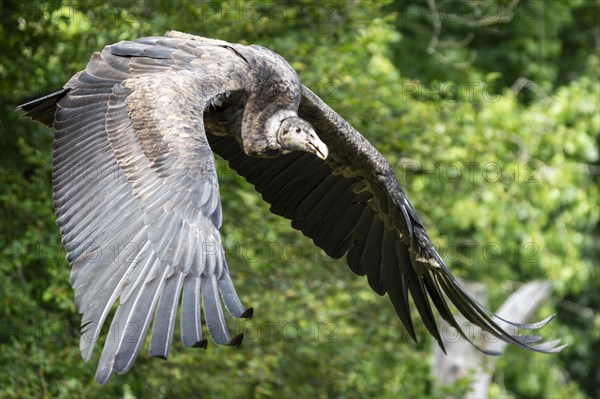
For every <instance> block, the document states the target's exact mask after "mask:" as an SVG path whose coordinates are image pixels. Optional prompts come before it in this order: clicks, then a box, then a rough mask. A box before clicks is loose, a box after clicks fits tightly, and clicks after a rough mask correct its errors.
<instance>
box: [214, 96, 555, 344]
mask: <svg viewBox="0 0 600 399" xmlns="http://www.w3.org/2000/svg"><path fill="white" fill-rule="evenodd" d="M299 115H300V117H301V118H303V119H305V120H307V121H308V122H310V123H311V124H312V125H313V127H314V128H315V131H316V132H317V135H318V136H319V138H320V139H321V140H322V141H323V142H324V143H325V144H327V146H328V148H329V157H328V158H327V160H326V161H323V160H321V159H319V158H317V157H315V156H313V155H311V154H306V153H291V154H287V155H284V156H281V157H279V158H275V159H256V158H250V157H248V156H246V155H245V154H244V153H243V152H242V151H241V150H240V148H239V146H238V145H237V143H236V142H235V141H234V140H232V139H231V138H227V137H216V136H213V135H209V141H210V144H211V146H212V148H213V150H214V151H215V152H216V153H217V154H219V155H220V156H222V157H223V158H225V159H226V160H228V161H229V165H230V166H231V167H232V168H233V169H235V170H236V171H237V172H238V173H239V174H240V175H242V176H244V177H245V178H246V179H247V180H248V181H249V182H250V183H252V184H254V185H255V187H256V190H257V191H259V192H260V193H261V194H262V197H263V199H264V200H265V201H267V202H269V203H270V204H271V208H270V209H271V211H272V212H273V213H275V214H277V215H281V216H284V217H286V218H288V219H291V221H292V227H294V228H296V229H299V230H301V231H302V232H303V233H304V234H305V235H306V236H308V237H310V238H312V239H313V241H314V243H315V244H316V245H318V246H319V247H321V248H322V249H323V250H324V251H325V252H326V253H327V254H328V255H329V256H332V257H334V258H340V257H342V256H344V255H346V261H347V263H348V266H350V269H352V271H353V272H355V273H356V274H358V275H365V274H366V275H367V279H368V282H369V284H370V286H371V288H372V289H373V290H374V291H375V292H377V293H378V294H379V295H384V294H385V293H387V294H388V296H389V297H390V299H391V301H392V304H393V305H394V308H395V310H396V312H397V313H398V316H399V317H400V319H401V321H402V323H403V324H404V326H405V327H406V329H407V330H408V332H409V334H410V335H411V336H412V337H413V339H416V336H415V332H414V328H413V324H412V320H411V314H410V306H409V299H408V298H409V294H410V296H411V297H412V300H413V302H414V304H415V306H416V308H417V310H418V312H419V314H420V316H421V318H422V320H423V322H424V324H425V326H426V328H427V329H428V330H429V332H430V333H431V334H432V335H433V336H434V337H435V339H436V340H437V341H438V343H439V345H440V346H441V347H442V349H443V347H444V346H443V342H442V338H441V336H440V333H439V331H438V328H437V324H436V322H435V317H434V313H433V308H436V309H437V311H438V312H439V313H440V315H441V316H442V317H443V318H444V319H446V320H447V321H448V322H449V323H450V324H451V325H452V326H453V327H455V328H456V329H457V330H458V331H459V332H460V333H461V334H462V336H463V337H464V338H465V339H467V340H468V339H469V338H468V337H467V336H466V335H465V334H463V332H462V329H461V326H460V325H459V324H458V323H457V322H456V320H455V319H454V316H453V315H452V312H451V310H450V307H449V305H448V301H447V299H449V300H450V302H451V303H452V304H454V306H455V307H456V308H457V309H458V310H459V311H460V313H462V314H463V315H464V316H465V317H466V318H467V319H468V320H469V321H471V322H472V323H473V324H475V325H477V326H479V327H481V328H482V329H484V330H486V331H488V332H489V333H491V334H493V335H494V336H496V337H497V338H499V339H501V340H503V341H506V342H508V343H512V344H516V345H519V346H521V347H524V348H527V349H532V350H535V351H540V352H556V351H559V350H560V349H562V347H557V345H558V343H559V341H551V342H547V343H544V344H538V345H530V344H531V343H533V342H536V341H537V340H538V338H536V337H531V336H530V335H512V334H510V333H509V332H507V331H505V330H503V329H502V328H501V327H500V326H499V325H498V324H497V323H496V322H495V321H494V317H496V316H495V315H493V314H492V313H491V312H490V311H489V310H487V309H486V308H485V307H484V306H482V305H481V304H480V303H478V302H477V301H476V300H475V299H474V298H473V297H471V296H470V295H469V293H467V292H466V291H465V290H464V289H463V288H462V287H461V286H460V284H459V283H458V281H457V280H456V279H455V278H454V277H453V276H452V274H451V273H450V271H449V270H448V268H447V267H446V265H445V264H444V262H443V261H442V259H441V258H440V256H439V255H438V253H437V252H436V250H435V248H434V247H433V245H432V243H431V241H430V239H429V237H428V236H427V233H426V231H425V229H424V227H423V225H422V223H421V221H420V220H419V218H418V216H417V215H416V213H415V211H414V209H413V207H412V206H411V204H410V203H409V201H408V199H407V198H406V195H405V194H404V192H403V190H402V188H401V187H400V184H399V183H398V180H397V178H396V176H395V175H394V173H393V171H392V169H391V167H390V165H389V164H388V162H387V161H386V160H385V159H384V158H383V156H382V155H381V154H380V153H379V152H378V151H377V150H376V149H375V148H374V147H373V146H372V145H371V144H370V143H369V142H368V141H367V140H366V139H365V138H364V137H363V136H362V135H361V134H360V133H358V132H357V131H356V130H355V129H354V128H352V126H350V125H349V124H348V123H347V122H346V121H345V120H344V119H343V118H341V117H340V116H339V115H338V114H337V113H335V111H333V110H332V109H331V108H329V107H328V106H327V105H326V104H325V103H324V102H323V101H321V99H319V98H318V97H317V96H316V95H315V94H314V93H312V92H311V91H310V90H309V89H307V88H306V87H304V88H303V97H302V102H301V104H300V110H299ZM211 130H212V128H211V126H210V125H209V124H207V131H208V132H209V133H210V132H211ZM432 303H433V306H432ZM551 319H552V317H549V318H548V319H546V320H544V321H542V322H539V323H534V324H515V323H510V322H509V324H511V325H513V326H515V327H518V328H521V329H536V328H539V327H541V326H542V325H544V324H546V323H547V322H548V321H550V320H551ZM503 321H504V320H503ZM481 350H482V351H484V352H486V353H489V354H495V353H493V352H490V351H486V350H485V348H481Z"/></svg>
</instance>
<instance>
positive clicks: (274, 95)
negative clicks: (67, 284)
mask: <svg viewBox="0 0 600 399" xmlns="http://www.w3.org/2000/svg"><path fill="white" fill-rule="evenodd" d="M20 108H21V109H22V110H24V111H25V112H26V113H25V115H24V116H26V117H29V118H32V119H34V120H37V121H39V122H41V123H43V124H45V125H47V126H51V127H54V129H55V130H56V134H55V141H54V152H53V176H52V180H53V190H54V206H55V209H56V214H57V223H58V225H59V227H60V230H61V233H62V241H63V244H64V246H65V249H66V252H67V259H68V261H69V263H70V264H71V267H72V271H71V282H72V285H73V288H74V289H75V303H76V306H77V309H78V310H79V312H80V313H82V314H83V320H82V331H81V333H82V336H81V341H80V349H81V354H82V357H83V359H84V360H85V361H87V360H89V359H90V357H91V355H92V351H93V348H94V344H95V342H96V341H97V339H98V336H99V334H100V331H101V328H102V325H103V323H104V321H105V319H106V317H107V316H108V315H109V313H110V312H111V309H112V308H113V305H114V304H115V302H116V301H118V303H119V305H118V308H117V310H116V312H115V314H114V317H113V319H112V322H111V328H110V330H109V332H110V334H112V335H111V336H110V337H108V338H107V339H106V341H105V344H104V348H103V351H102V355H101V357H100V362H99V365H98V369H97V372H96V381H97V382H98V383H100V384H105V383H107V382H108V381H109V379H110V377H111V375H112V374H113V372H115V371H116V372H118V373H124V372H126V371H127V370H129V368H130V367H131V366H132V364H133V362H134V360H135V358H136V357H137V355H138V353H139V351H140V348H141V346H142V344H143V342H144V339H145V337H146V335H147V332H148V330H149V328H150V324H152V332H151V338H150V354H151V355H152V356H157V357H162V358H167V357H168V355H169V348H170V345H171V339H172V336H173V330H174V326H175V320H176V315H177V309H178V306H179V303H181V316H180V323H181V339H182V341H183V343H184V344H185V345H186V346H191V347H205V346H206V344H207V341H206V339H205V338H203V335H202V323H201V310H200V304H202V308H203V312H202V313H203V314H204V319H205V324H206V326H207V329H208V332H209V333H210V336H211V337H212V339H213V340H214V341H215V342H216V343H217V344H224V345H239V344H240V343H241V340H242V336H241V335H239V336H236V337H233V338H232V337H230V336H229V333H228V330H227V326H226V321H225V317H224V312H223V310H222V305H221V303H222V304H223V305H225V308H226V310H227V312H228V313H229V314H230V315H231V316H233V317H250V316H251V315H252V309H251V308H249V309H246V308H244V307H243V306H242V304H241V303H240V300H239V298H238V295H237V293H236V291H235V289H234V286H233V283H232V281H231V278H230V276H229V269H228V265H227V262H226V260H225V257H224V252H223V248H222V246H221V238H220V234H219V228H220V227H221V220H222V217H221V204H220V199H219V190H218V180H217V175H216V170H215V161H214V156H213V152H214V153H216V154H218V155H220V156H221V157H223V158H224V159H225V160H227V161H228V162H229V165H230V166H231V168H233V169H234V170H236V171H237V172H238V173H239V174H240V175H242V176H243V177H245V178H246V179H247V180H248V181H249V182H250V183H251V184H253V185H254V186H255V188H256V190H257V191H258V192H259V193H261V194H262V197H263V199H264V200H265V201H267V202H268V203H270V204H271V207H270V209H271V211H272V212H273V213H275V214H277V215H281V216H284V217H286V218H288V219H290V220H291V221H292V227H294V228H296V229H298V230H301V231H302V233H304V234H305V235H306V236H308V237H310V238H312V240H313V241H314V243H315V244H316V245H317V246H319V247H320V248H322V249H323V250H324V251H325V252H326V253H327V254H328V255H329V256H331V257H333V258H340V257H342V256H344V255H345V256H346V261H347V263H348V266H350V269H352V271H353V272H355V273H356V274H358V275H365V274H366V275H367V279H368V282H369V285H370V286H371V287H372V289H373V290H374V291H375V292H377V293H378V294H379V295H384V294H385V293H387V294H388V296H389V298H390V300H391V301H392V304H393V306H394V308H395V310H396V312H397V313H398V316H399V317H400V320H401V321H402V323H403V324H404V326H405V327H406V329H407V331H408V332H409V334H410V335H411V336H412V337H413V338H415V332H414V328H413V325H412V321H411V314H410V309H411V307H410V305H409V296H411V297H412V301H413V302H414V305H415V307H416V309H417V310H418V312H419V314H420V316H421V318H422V319H423V322H424V324H425V326H426V327H427V329H428V330H429V332H430V333H431V334H432V335H433V337H434V338H435V339H436V340H437V342H438V343H439V345H441V346H442V348H443V342H442V338H441V336H440V333H439V331H438V328H437V325H436V318H435V316H434V313H433V308H434V307H435V308H436V309H437V312H439V314H440V315H441V317H443V318H444V319H445V320H446V321H448V322H449V323H450V325H452V326H454V327H455V328H456V329H457V330H458V331H459V332H461V334H462V329H461V326H460V325H459V324H458V323H457V322H456V321H455V318H454V316H453V314H452V312H451V310H450V307H449V303H452V304H453V305H454V307H455V308H456V309H457V310H458V311H459V312H460V313H461V314H462V315H464V316H465V317H466V318H467V319H468V320H469V321H470V322H471V323H473V324H475V325H477V326H479V327H481V328H482V329H483V330H485V331H487V332H489V333H491V334H492V335H494V336H495V337H497V338H499V339H501V340H503V341H506V342H508V343H512V344H516V345H519V346H521V347H524V348H527V349H532V350H536V351H540V352H556V351H558V350H560V349H561V348H562V347H561V346H558V341H550V342H547V343H543V344H536V345H532V344H533V343H534V342H535V341H537V340H538V338H536V337H532V336H530V335H513V334H510V333H509V332H507V331H505V330H504V329H503V328H502V327H500V326H499V325H498V323H497V322H496V319H495V317H497V316H495V315H493V314H492V313H491V312H490V311H489V310H487V309H486V308H485V307H483V306H482V305H481V304H479V303H478V302H477V301H476V300H475V299H473V298H472V297H471V296H470V295H469V294H468V293H467V292H466V291H465V290H464V289H463V288H462V287H461V286H460V284H459V283H458V282H457V280H456V279H455V278H454V277H453V276H452V274H451V273H450V271H449V270H448V268H447V267H446V265H445V264H444V262H443V260H442V259H441V258H440V256H439V255H438V253H437V252H436V250H435V249H434V247H433V245H432V243H431V241H430V239H429V237H428V236H427V233H426V231H425V228H424V227H423V224H422V223H421V221H420V220H419V217H418V216H417V214H416V213H415V211H414V209H413V207H412V206H411V204H410V203H409V201H408V199H407V198H406V195H405V193H404V191H403V190H402V188H401V187H400V185H399V183H398V180H397V179H396V176H395V175H394V173H393V171H392V169H391V167H390V165H389V164H388V162H386V160H385V159H384V158H383V156H382V155H381V154H380V153H379V152H378V151H377V150H376V149H375V148H374V147H373V146H372V145H371V144H370V143H369V142H368V141H367V140H366V139H365V138H364V137H363V136H362V135H361V134H360V133H358V132H357V131H356V130H355V129H354V128H352V126H350V125H349V124H348V123H347V122H346V121H345V120H344V119H343V118H342V117H340V116H339V115H338V114H337V113H336V112H335V111H333V110H332V109H331V108H329V107H328V106H327V105H326V104H325V103H324V102H323V101H321V99H319V98H318V97H317V96H316V95H315V94H313V93H312V92H311V91H310V90H309V89H307V88H306V87H305V86H303V85H302V84H301V83H300V80H299V78H298V75H297V74H296V72H295V71H294V70H293V69H292V67H291V66H290V65H289V64H288V63H287V62H286V61H285V60H284V59H283V58H282V57H281V56H279V55H278V54H276V53H274V52H272V51H270V50H268V49H266V48H264V47H261V46H256V45H251V46H244V45H240V44H231V43H227V42H224V41H220V40H213V39H206V38H202V37H198V36H193V35H189V34H185V33H180V32H174V31H172V32H168V33H167V34H166V36H164V37H146V38H141V39H138V40H135V41H123V42H119V43H117V44H113V45H110V46H106V47H105V48H104V49H103V50H102V52H99V53H94V54H93V56H92V58H91V60H90V61H89V63H88V64H87V67H86V69H85V70H84V71H81V72H79V73H77V74H76V75H75V76H73V77H72V78H71V80H69V82H68V83H67V84H66V85H65V86H64V88H63V89H62V90H60V91H58V92H55V93H53V94H50V95H48V96H45V97H42V98H40V99H37V100H34V101H32V102H29V103H27V104H24V105H22V106H20ZM432 305H433V306H432ZM551 318H552V317H549V318H548V319H546V320H544V321H543V322H540V323H535V324H512V325H513V326H516V327H518V328H523V329H535V328H539V327H540V326H542V325H543V324H545V323H546V322H547V321H549V320H550V319H551ZM463 337H464V339H469V338H468V337H467V336H466V334H463ZM482 350H483V351H485V348H482Z"/></svg>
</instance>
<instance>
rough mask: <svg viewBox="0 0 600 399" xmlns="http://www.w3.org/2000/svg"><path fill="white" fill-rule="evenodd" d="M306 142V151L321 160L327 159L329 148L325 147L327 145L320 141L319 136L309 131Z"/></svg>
mask: <svg viewBox="0 0 600 399" xmlns="http://www.w3.org/2000/svg"><path fill="white" fill-rule="evenodd" d="M307 144H308V152H310V153H311V154H314V155H316V156H318V157H319V158H321V159H322V160H325V159H327V156H328V155H329V148H327V145H325V143H323V142H322V141H321V139H320V138H319V136H317V135H316V133H312V132H311V133H310V134H309V135H308V140H307Z"/></svg>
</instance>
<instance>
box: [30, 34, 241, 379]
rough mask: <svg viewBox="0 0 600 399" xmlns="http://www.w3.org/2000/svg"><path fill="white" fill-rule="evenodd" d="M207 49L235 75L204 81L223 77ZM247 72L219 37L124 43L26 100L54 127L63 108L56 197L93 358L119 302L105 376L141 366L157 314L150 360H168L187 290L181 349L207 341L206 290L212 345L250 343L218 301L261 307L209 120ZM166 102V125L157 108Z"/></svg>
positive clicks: (85, 342) (235, 311)
mask: <svg viewBox="0 0 600 399" xmlns="http://www.w3.org/2000/svg"><path fill="white" fill-rule="evenodd" d="M211 57H218V58H219V59H220V60H221V61H222V62H223V61H224V60H225V61H226V62H225V63H226V65H228V66H229V68H230V69H229V70H227V68H225V69H223V67H221V69H220V71H222V72H223V73H228V74H229V75H228V76H223V78H222V79H209V81H207V82H203V81H202V76H205V75H208V76H215V72H216V71H214V70H213V69H215V68H216V66H215V65H214V63H213V62H211ZM244 67H245V61H244V60H242V59H240V58H239V57H237V56H236V55H235V53H233V52H231V51H229V50H227V49H226V48H222V47H218V46H215V45H214V44H207V43H192V44H190V43H189V42H188V41H183V40H179V39H169V38H164V37H161V38H144V39H143V40H140V41H139V42H121V43H117V44H115V45H112V46H107V47H106V48H105V49H104V50H103V51H102V52H101V53H95V54H94V55H93V56H92V59H91V60H90V62H89V64H88V66H87V68H86V70H85V71H82V72H81V73H79V74H77V75H75V76H74V77H73V78H72V79H71V80H70V81H69V82H68V83H67V85H66V86H65V89H63V90H61V91H59V92H57V93H54V94H53V95H50V96H49V97H47V98H45V99H42V100H40V101H38V102H32V103H29V104H25V105H24V106H23V107H22V109H24V110H25V111H26V112H27V114H26V116H30V117H32V118H37V119H40V121H42V122H44V123H46V124H49V123H48V121H49V120H50V118H49V112H50V111H48V110H51V109H53V107H54V106H56V107H57V109H56V114H55V119H54V120H53V121H52V122H53V124H54V127H55V129H56V136H55V143H54V158H53V166H54V171H53V185H54V202H55V208H56V213H57V216H58V219H57V223H58V225H59V227H60V229H61V232H62V235H63V243H64V245H65V248H66V249H67V253H68V254H67V259H68V260H69V262H70V263H71V265H72V284H73V287H74V288H75V292H76V304H77V307H78V309H79V311H80V312H81V313H83V321H82V337H81V345H80V346H81V353H82V356H83V358H84V359H85V360H88V359H89V358H90V357H91V355H92V350H93V348H94V344H95V342H96V340H97V339H98V336H99V334H100V331H101V328H102V325H103V323H104V321H105V319H106V318H107V317H108V315H109V314H110V312H111V310H112V309H113V305H114V304H115V302H116V301H118V302H119V305H118V307H117V309H116V312H115V314H114V317H113V319H112V322H111V328H110V330H109V334H110V335H109V337H107V339H106V341H105V344H104V349H103V351H102V355H101V358H100V363H99V366H98V371H97V374H96V380H97V381H98V382H99V383H101V384H104V383H106V382H107V381H108V380H109V379H110V377H111V375H112V374H113V372H115V371H116V372H118V373H124V372H125V371H127V370H128V369H129V368H130V367H131V365H132V364H133V362H134V360H135V358H136V357H137V355H138V353H139V351H140V348H141V346H142V344H143V342H144V339H145V337H146V334H147V332H148V330H149V328H150V324H151V322H152V320H153V331H152V335H151V345H150V354H151V355H153V356H159V357H163V358H166V357H167V356H168V354H169V346H170V343H171V340H172V336H173V329H174V326H175V324H176V314H177V307H178V302H179V299H180V297H181V300H182V316H181V329H182V340H183V342H184V344H186V345H188V346H206V341H205V340H204V339H203V338H202V331H201V330H202V326H201V319H200V317H201V312H200V301H201V298H200V297H202V302H203V304H204V316H205V319H206V322H207V324H208V329H209V332H210V333H211V335H212V337H213V339H214V340H215V342H217V343H220V344H234V345H237V344H239V343H240V342H241V337H234V338H233V339H231V338H230V337H229V335H228V333H227V331H226V328H225V325H224V315H223V311H222V305H221V298H222V300H223V302H224V303H225V306H226V308H227V309H228V310H229V312H230V313H231V314H232V315H233V316H235V317H249V316H250V315H251V311H250V310H248V311H246V310H245V309H244V308H243V307H242V305H241V303H240V301H239V299H238V297H237V294H236V292H235V289H234V288H233V284H232V283H231V279H230V278H229V274H228V273H229V271H228V269H227V265H226V262H225V259H224V253H223V251H222V248H221V241H220V234H219V228H220V225H221V205H220V201H219V195H218V183H217V178H216V173H215V167H214V159H213V155H212V151H211V150H210V147H209V146H208V143H207V140H206V136H205V135H204V134H203V132H204V127H203V118H202V117H203V111H204V108H206V107H207V106H209V105H211V101H212V99H213V98H216V97H218V96H221V95H224V94H225V95H226V94H227V93H228V92H229V91H230V90H238V89H239V83H240V82H239V81H237V80H236V79H235V75H236V73H239V74H242V73H243V71H241V70H240V71H239V72H236V71H237V69H240V68H244ZM174 71H178V73H177V74H175V73H173V72H174ZM230 76H232V77H233V78H231V77H230ZM241 83H243V82H241ZM165 107H168V108H167V110H169V112H167V113H166V114H168V115H169V117H168V118H167V119H165V118H161V117H159V116H158V115H159V113H158V112H157V110H159V109H160V110H163V111H164V110H165ZM219 289H220V291H219ZM219 293H220V294H219Z"/></svg>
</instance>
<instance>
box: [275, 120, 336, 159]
mask: <svg viewBox="0 0 600 399" xmlns="http://www.w3.org/2000/svg"><path fill="white" fill-rule="evenodd" d="M277 144H278V145H279V147H280V149H281V152H282V153H284V154H285V153H288V152H292V151H304V152H308V153H311V154H314V155H316V156H318V157H319V158H321V159H326V158H327V155H328V154H329V149H328V148H327V145H325V143H323V142H322V141H321V139H320V138H319V136H317V133H315V130H314V129H313V127H312V126H311V125H310V123H308V122H307V121H305V120H304V119H302V118H300V117H298V116H290V117H287V118H285V119H283V120H282V121H281V123H280V124H279V128H278V129H277Z"/></svg>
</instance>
